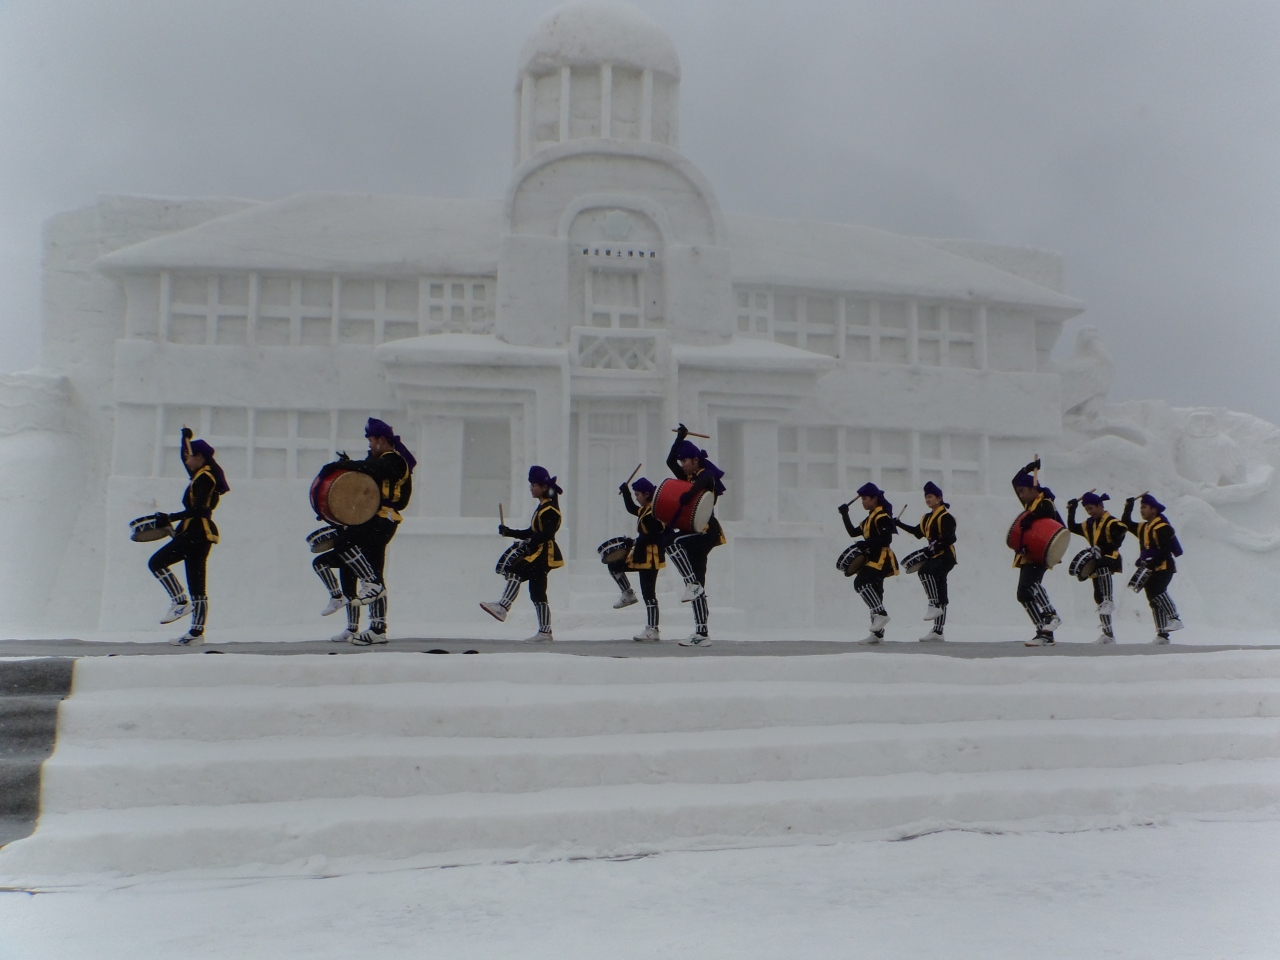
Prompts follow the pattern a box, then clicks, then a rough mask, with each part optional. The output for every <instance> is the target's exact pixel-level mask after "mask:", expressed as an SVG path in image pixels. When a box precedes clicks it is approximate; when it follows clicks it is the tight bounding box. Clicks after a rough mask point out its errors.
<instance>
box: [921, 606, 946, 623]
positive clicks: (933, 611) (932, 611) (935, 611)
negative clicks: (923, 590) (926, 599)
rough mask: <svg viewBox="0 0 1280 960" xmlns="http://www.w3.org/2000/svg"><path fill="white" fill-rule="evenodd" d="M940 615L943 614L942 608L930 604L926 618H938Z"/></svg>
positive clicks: (925, 613)
mask: <svg viewBox="0 0 1280 960" xmlns="http://www.w3.org/2000/svg"><path fill="white" fill-rule="evenodd" d="M940 616H942V608H941V607H935V606H934V605H933V604H929V609H928V610H926V611H925V612H924V618H925V619H926V620H937V619H938V618H939V617H940Z"/></svg>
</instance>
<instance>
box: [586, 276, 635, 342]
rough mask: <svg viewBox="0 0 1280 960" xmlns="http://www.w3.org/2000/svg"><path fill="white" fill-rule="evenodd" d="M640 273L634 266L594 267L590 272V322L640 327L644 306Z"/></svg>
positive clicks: (621, 327)
mask: <svg viewBox="0 0 1280 960" xmlns="http://www.w3.org/2000/svg"><path fill="white" fill-rule="evenodd" d="M642 286H643V283H642V280H641V277H640V274H639V273H638V272H636V271H632V270H592V271H591V272H590V273H589V274H588V286H587V325H588V326H591V327H604V328H609V329H615V330H626V329H631V330H635V329H639V327H640V325H641V316H642V312H643V310H642V308H643V303H644V301H643V299H642V297H643V294H642V292H641V288H642Z"/></svg>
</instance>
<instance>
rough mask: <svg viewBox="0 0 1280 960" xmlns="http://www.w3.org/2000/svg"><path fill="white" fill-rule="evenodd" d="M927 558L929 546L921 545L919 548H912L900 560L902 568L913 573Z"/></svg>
mask: <svg viewBox="0 0 1280 960" xmlns="http://www.w3.org/2000/svg"><path fill="white" fill-rule="evenodd" d="M928 559H929V548H928V547H921V548H920V549H919V550H913V551H912V552H911V553H908V554H907V555H906V557H905V558H904V559H903V561H902V569H903V570H905V571H907V573H915V572H916V571H917V570H919V569H920V568H921V567H923V566H924V562H925V561H926V560H928Z"/></svg>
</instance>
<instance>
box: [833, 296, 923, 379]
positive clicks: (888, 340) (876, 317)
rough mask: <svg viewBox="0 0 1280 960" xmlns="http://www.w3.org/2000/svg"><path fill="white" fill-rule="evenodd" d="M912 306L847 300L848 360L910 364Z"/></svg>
mask: <svg viewBox="0 0 1280 960" xmlns="http://www.w3.org/2000/svg"><path fill="white" fill-rule="evenodd" d="M907 320H908V304H907V302H906V301H905V300H885V301H873V300H860V299H855V298H853V297H849V298H846V300H845V348H844V359H845V360H853V361H858V362H862V363H906V362H907V361H908V358H909V355H910V353H909V350H908V346H907V336H908V333H909V329H908V322H907Z"/></svg>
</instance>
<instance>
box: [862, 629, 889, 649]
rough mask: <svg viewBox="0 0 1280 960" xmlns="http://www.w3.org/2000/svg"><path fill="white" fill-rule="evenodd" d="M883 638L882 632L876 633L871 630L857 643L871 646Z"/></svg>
mask: <svg viewBox="0 0 1280 960" xmlns="http://www.w3.org/2000/svg"><path fill="white" fill-rule="evenodd" d="M883 639H884V634H882V633H876V632H875V631H874V630H873V631H872V632H871V633H868V634H867V635H866V636H865V637H863V638H862V639H861V640H859V641H858V644H859V645H860V646H863V647H872V646H875V645H876V644H877V643H879V642H880V641H881V640H883Z"/></svg>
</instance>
